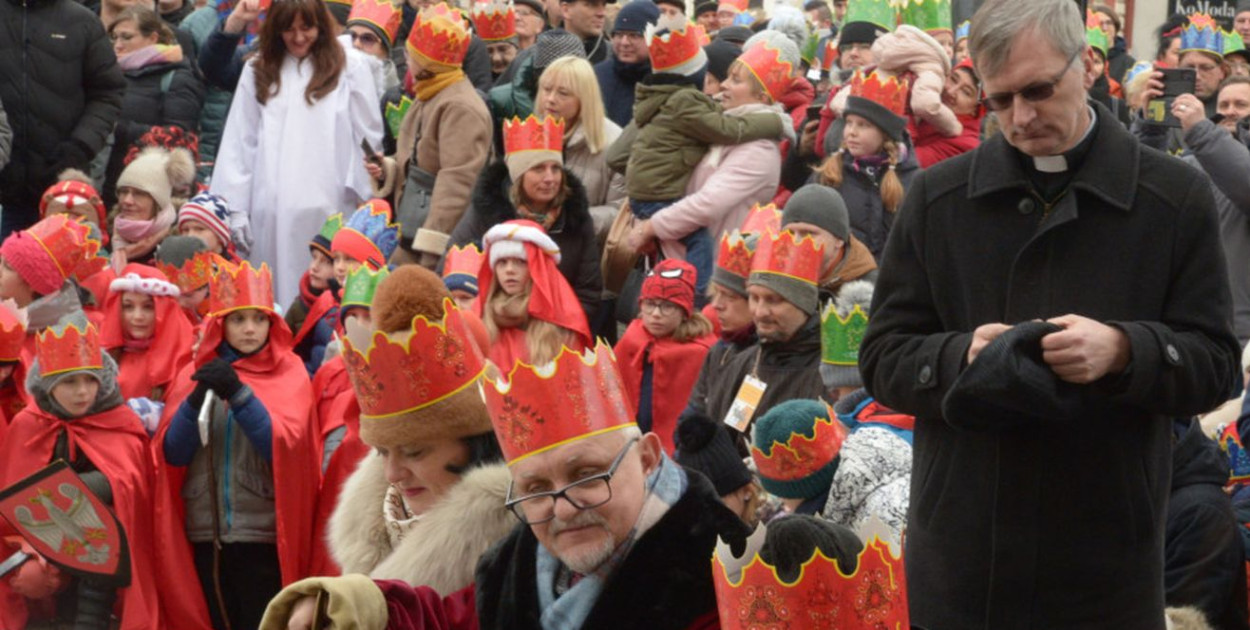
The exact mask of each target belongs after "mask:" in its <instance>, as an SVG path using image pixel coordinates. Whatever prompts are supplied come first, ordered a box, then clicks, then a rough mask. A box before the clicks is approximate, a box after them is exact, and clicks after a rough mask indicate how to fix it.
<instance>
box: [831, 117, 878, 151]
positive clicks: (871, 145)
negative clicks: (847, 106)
mask: <svg viewBox="0 0 1250 630" xmlns="http://www.w3.org/2000/svg"><path fill="white" fill-rule="evenodd" d="M842 144H843V146H845V147H846V151H847V153H850V154H851V155H853V156H855V157H864V156H865V155H875V154H877V153H880V152H881V149H882V148H883V147H884V146H885V134H883V133H881V129H880V128H878V127H877V126H876V125H874V124H872V123H870V122H868V119H867V118H864V117H862V116H857V115H855V114H847V116H846V127H845V128H844V129H843V130H842Z"/></svg>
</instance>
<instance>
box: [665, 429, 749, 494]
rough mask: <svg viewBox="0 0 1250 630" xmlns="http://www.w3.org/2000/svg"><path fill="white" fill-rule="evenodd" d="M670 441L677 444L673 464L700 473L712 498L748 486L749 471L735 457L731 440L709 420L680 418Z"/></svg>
mask: <svg viewBox="0 0 1250 630" xmlns="http://www.w3.org/2000/svg"><path fill="white" fill-rule="evenodd" d="M673 441H674V442H676V443H677V452H676V453H675V454H674V455H673V459H674V461H676V462H677V463H678V464H681V465H682V466H684V467H686V468H689V469H691V470H695V471H698V472H700V473H703V476H705V477H707V478H708V479H709V480H711V482H712V485H713V486H715V487H716V494H718V495H720V496H722V497H723V496H725V495H727V494H729V493H730V492H733V491H734V490H737V489H738V488H741V487H742V486H745V485H747V484H748V483H751V471H750V469H748V468H747V465H746V463H744V462H743V461H742V456H741V455H739V454H738V448H737V447H736V446H734V440H733V438H732V437H730V435H729V432H728V431H727V430H725V428H724V427H722V426H721V425H720V423H718V422H716V421H714V420H712V419H711V418H708V417H707V416H703V415H696V414H690V415H686V416H683V417H682V418H681V419H680V420H679V421H678V422H677V431H676V432H675V433H674V434H673Z"/></svg>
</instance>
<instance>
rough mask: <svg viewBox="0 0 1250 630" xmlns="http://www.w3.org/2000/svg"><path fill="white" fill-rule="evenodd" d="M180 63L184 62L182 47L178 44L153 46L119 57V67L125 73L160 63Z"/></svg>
mask: <svg viewBox="0 0 1250 630" xmlns="http://www.w3.org/2000/svg"><path fill="white" fill-rule="evenodd" d="M179 61H182V47H181V46H179V45H177V44H152V45H151V46H144V47H143V48H140V49H139V50H134V51H131V52H128V53H126V54H124V55H122V56H120V57H118V58H117V65H118V66H120V67H121V69H122V71H123V72H128V71H130V70H138V69H140V68H146V67H148V66H153V65H156V64H160V63H178V62H179Z"/></svg>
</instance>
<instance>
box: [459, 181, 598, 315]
mask: <svg viewBox="0 0 1250 630" xmlns="http://www.w3.org/2000/svg"><path fill="white" fill-rule="evenodd" d="M564 177H565V181H567V182H568V185H569V191H570V194H569V198H568V199H566V200H565V201H564V205H563V206H562V207H561V208H560V216H559V217H558V218H557V219H556V221H555V223H554V224H553V225H552V226H551V229H550V230H547V235H548V236H550V237H551V240H553V241H555V242H556V245H559V246H560V264H559V267H560V273H561V274H562V275H563V276H564V279H565V280H568V281H569V284H570V285H572V287H573V291H574V292H575V293H576V294H577V300H578V301H579V302H581V304H582V310H584V311H586V319H587V320H591V321H593V320H594V318H595V313H596V312H597V311H598V309H599V295H600V294H601V293H602V292H603V275H602V273H601V272H600V270H599V258H600V253H599V245H598V242H597V241H596V240H595V223H594V220H592V219H591V217H590V205H589V203H588V202H587V201H586V187H585V186H583V185H582V182H581V180H579V179H577V176H576V175H574V174H573V173H571V172H570V171H569V170H568V169H565V170H564ZM511 188H512V179H511V178H510V177H509V176H508V167H507V165H506V164H504V163H503V162H502V161H499V162H495V163H494V164H489V165H487V166H486V168H484V169H482V174H481V175H479V176H478V178H477V183H476V184H474V185H473V200H472V203H471V205H470V206H469V209H468V210H467V211H465V213H464V216H463V217H461V218H460V223H458V224H456V229H454V230H452V231H451V237H450V240H449V241H448V245H449V246H452V245H458V246H461V247H463V246H465V245H468V244H469V243H472V244H474V245H477V246H478V247H479V248H480V247H482V237H483V236H486V232H487V230H489V229H491V228H492V227H495V226H496V225H498V224H500V223H503V222H504V221H511V220H513V219H518V218H520V217H518V216H517V212H516V206H514V205H512V200H511V199H510V197H509V190H511ZM485 290H486V287H482V291H485Z"/></svg>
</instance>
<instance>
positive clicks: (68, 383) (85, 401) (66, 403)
mask: <svg viewBox="0 0 1250 630" xmlns="http://www.w3.org/2000/svg"><path fill="white" fill-rule="evenodd" d="M99 392H100V381H97V380H95V377H94V376H92V375H90V374H87V373H86V372H79V373H77V374H70V375H69V376H66V377H65V378H63V379H61V382H60V383H57V384H56V385H55V386H54V387H53V388H52V400H55V401H56V404H58V405H60V406H61V408H62V409H64V410H65V412H66V413H68V414H69V415H70V416H71V417H74V418H77V417H79V416H82V415H84V414H86V413H87V410H88V409H90V408H91V404H92V403H94V402H95V397H96V394H98V393H99Z"/></svg>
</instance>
